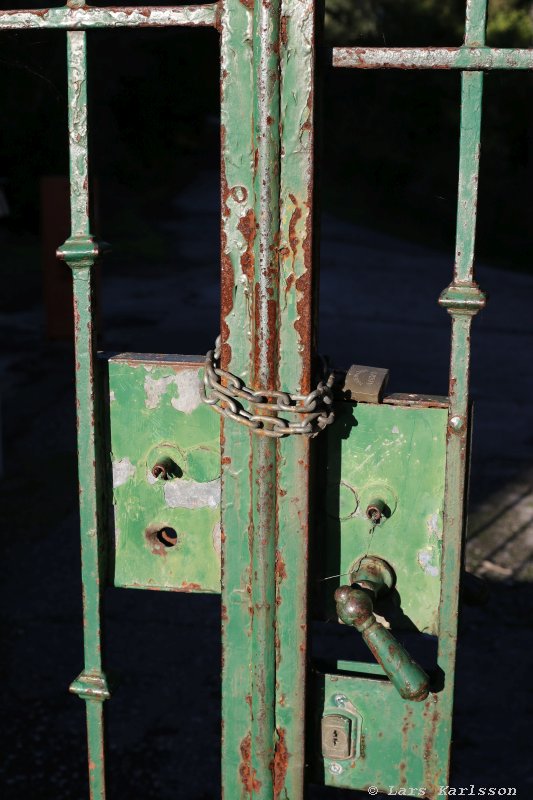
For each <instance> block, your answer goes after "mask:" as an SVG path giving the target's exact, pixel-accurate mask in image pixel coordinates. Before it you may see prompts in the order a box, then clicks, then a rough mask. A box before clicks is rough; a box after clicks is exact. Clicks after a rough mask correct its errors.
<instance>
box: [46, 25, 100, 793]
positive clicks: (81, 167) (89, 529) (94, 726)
mask: <svg viewBox="0 0 533 800" xmlns="http://www.w3.org/2000/svg"><path fill="white" fill-rule="evenodd" d="M86 51H87V42H86V34H85V33H83V32H81V31H76V32H74V31H72V32H69V33H67V63H68V105H69V146H70V147H69V149H70V204H71V236H70V238H69V239H68V240H67V241H66V242H65V244H64V245H63V246H62V247H61V248H59V251H58V255H59V256H60V257H61V258H64V259H65V261H66V262H67V264H68V265H69V266H70V267H71V268H72V273H73V284H74V333H75V355H76V405H77V425H78V478H79V489H80V492H79V494H80V529H81V555H82V581H83V626H84V655H85V665H84V670H83V672H82V673H81V675H80V676H79V677H78V678H77V679H76V680H75V681H74V682H73V684H72V685H71V687H70V688H71V691H73V692H75V693H76V694H78V695H79V696H80V697H82V698H83V699H84V700H85V702H86V710H87V732H88V751H89V782H90V793H91V798H92V800H103V799H104V798H105V772H104V740H103V700H105V699H107V698H108V697H109V690H108V687H107V683H106V678H105V674H104V672H103V669H102V654H101V594H102V582H103V560H102V550H103V530H102V525H101V514H100V508H99V493H100V491H101V488H102V487H101V482H100V466H101V465H100V463H99V458H98V452H97V441H96V431H95V420H96V408H95V342H94V329H93V303H92V295H93V274H92V267H93V266H94V263H95V261H96V258H97V256H98V248H97V245H96V243H95V241H94V240H93V238H92V237H91V234H90V227H89V190H88V149H87V52H86Z"/></svg>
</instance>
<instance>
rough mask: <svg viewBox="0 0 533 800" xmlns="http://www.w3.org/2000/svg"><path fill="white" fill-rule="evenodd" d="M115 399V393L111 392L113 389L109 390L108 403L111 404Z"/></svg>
mask: <svg viewBox="0 0 533 800" xmlns="http://www.w3.org/2000/svg"><path fill="white" fill-rule="evenodd" d="M115 399H116V398H115V392H114V391H113V389H111V391H110V392H109V401H110V402H111V403H113V402H114V400H115Z"/></svg>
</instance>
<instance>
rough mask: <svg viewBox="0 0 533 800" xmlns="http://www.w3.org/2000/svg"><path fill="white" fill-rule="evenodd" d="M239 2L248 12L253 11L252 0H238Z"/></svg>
mask: <svg viewBox="0 0 533 800" xmlns="http://www.w3.org/2000/svg"><path fill="white" fill-rule="evenodd" d="M240 2H241V3H242V4H243V6H244V7H245V8H247V9H248V11H253V10H254V0H240Z"/></svg>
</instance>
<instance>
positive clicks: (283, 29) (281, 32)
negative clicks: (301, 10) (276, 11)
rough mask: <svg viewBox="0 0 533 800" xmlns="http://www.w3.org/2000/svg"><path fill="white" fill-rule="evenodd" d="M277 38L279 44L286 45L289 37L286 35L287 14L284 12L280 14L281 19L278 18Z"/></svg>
mask: <svg viewBox="0 0 533 800" xmlns="http://www.w3.org/2000/svg"><path fill="white" fill-rule="evenodd" d="M279 38H280V41H281V44H282V45H283V46H284V47H287V44H288V42H289V37H288V33H287V15H286V14H282V16H281V19H280V24H279Z"/></svg>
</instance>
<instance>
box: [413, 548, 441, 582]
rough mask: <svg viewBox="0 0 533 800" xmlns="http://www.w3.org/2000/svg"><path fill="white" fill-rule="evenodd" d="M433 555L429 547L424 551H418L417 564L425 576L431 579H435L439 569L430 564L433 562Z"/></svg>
mask: <svg viewBox="0 0 533 800" xmlns="http://www.w3.org/2000/svg"><path fill="white" fill-rule="evenodd" d="M434 555H435V553H434V551H433V548H431V547H429V548H427V549H426V550H419V551H418V563H419V564H420V566H421V567H422V569H423V570H424V572H425V573H426V574H427V575H431V577H432V578H436V577H437V575H438V574H439V568H438V567H436V566H434V565H433V564H432V563H431V562H432V561H433V556H434Z"/></svg>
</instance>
